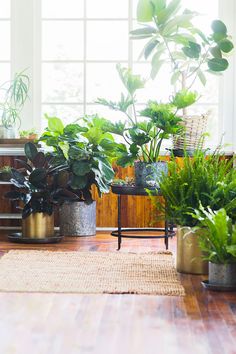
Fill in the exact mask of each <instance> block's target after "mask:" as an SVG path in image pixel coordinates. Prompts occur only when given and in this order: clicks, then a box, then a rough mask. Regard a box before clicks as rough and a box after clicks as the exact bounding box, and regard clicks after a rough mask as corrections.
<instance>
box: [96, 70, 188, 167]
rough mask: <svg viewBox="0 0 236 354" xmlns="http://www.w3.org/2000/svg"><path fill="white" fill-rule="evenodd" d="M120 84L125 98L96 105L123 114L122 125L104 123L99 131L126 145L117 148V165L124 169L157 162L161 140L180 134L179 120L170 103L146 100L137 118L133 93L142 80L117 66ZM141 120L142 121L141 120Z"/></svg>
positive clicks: (140, 86)
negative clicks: (135, 163) (128, 166)
mask: <svg viewBox="0 0 236 354" xmlns="http://www.w3.org/2000/svg"><path fill="white" fill-rule="evenodd" d="M117 70H118V73H119V76H120V78H121V81H122V82H123V84H124V86H125V88H126V91H127V93H126V95H124V94H123V93H122V94H121V99H120V101H118V102H112V101H107V100H105V99H103V98H99V99H98V101H97V103H100V104H102V105H105V106H107V107H109V108H110V109H113V110H117V111H120V112H122V113H124V114H125V115H126V121H125V122H121V121H120V122H115V123H112V122H108V121H107V122H105V121H104V124H103V127H102V129H103V130H104V131H107V132H110V133H112V134H115V135H118V136H120V137H122V138H123V141H124V142H125V144H120V145H119V146H117V149H116V153H117V163H118V165H121V166H123V167H125V166H127V165H132V164H133V163H134V161H135V160H137V159H140V160H141V161H145V162H149V163H151V162H156V161H157V160H158V158H159V154H160V149H161V145H162V142H163V140H164V139H168V138H169V137H170V135H175V134H177V133H179V132H180V131H181V129H182V128H181V126H180V124H179V123H180V122H181V119H180V118H179V117H178V116H177V109H176V107H175V106H174V105H172V104H169V103H167V104H164V103H158V102H154V101H149V102H148V104H147V106H146V108H145V109H144V110H142V111H141V112H140V115H138V113H137V110H136V105H135V103H136V91H137V90H138V89H140V88H143V87H144V82H145V81H144V80H143V79H141V77H140V76H139V75H133V74H132V71H131V70H130V69H125V68H122V67H121V66H120V65H117ZM141 117H142V118H141Z"/></svg>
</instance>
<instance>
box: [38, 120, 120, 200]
mask: <svg viewBox="0 0 236 354" xmlns="http://www.w3.org/2000/svg"><path fill="white" fill-rule="evenodd" d="M47 119H48V127H47V129H46V131H45V133H43V135H42V136H41V138H40V141H43V142H45V143H46V145H47V146H50V147H52V148H53V156H54V158H53V164H54V166H58V165H65V166H66V170H67V173H68V181H67V187H68V188H69V190H71V191H73V193H75V194H76V195H77V197H78V199H79V200H84V201H85V202H86V203H91V202H92V194H91V187H92V185H95V186H96V187H97V190H98V193H99V195H101V194H102V193H107V192H109V186H110V183H111V182H112V179H113V177H114V171H113V168H112V165H111V161H112V159H113V157H114V154H115V150H116V146H117V145H118V144H116V143H115V141H114V139H113V137H112V135H111V134H110V133H108V132H107V128H106V126H107V124H108V121H106V120H105V119H103V118H98V117H97V116H93V117H85V118H84V119H83V120H81V125H80V124H69V125H67V126H65V127H64V126H63V123H62V121H61V120H60V119H59V118H55V117H52V118H50V117H47ZM102 127H104V129H102ZM117 129H119V127H118V126H117Z"/></svg>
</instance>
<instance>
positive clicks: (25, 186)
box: [5, 143, 77, 219]
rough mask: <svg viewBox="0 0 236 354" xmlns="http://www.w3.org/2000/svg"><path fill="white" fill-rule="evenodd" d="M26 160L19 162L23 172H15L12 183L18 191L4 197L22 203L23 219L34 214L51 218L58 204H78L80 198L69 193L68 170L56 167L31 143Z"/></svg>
mask: <svg viewBox="0 0 236 354" xmlns="http://www.w3.org/2000/svg"><path fill="white" fill-rule="evenodd" d="M25 155H26V157H27V162H26V161H25V160H18V159H16V161H18V163H20V164H21V166H22V168H23V171H22V169H21V170H20V171H19V170H17V169H14V168H12V169H11V173H12V178H11V182H12V183H13V184H14V186H15V187H16V188H17V189H19V191H10V192H7V193H6V194H5V197H6V198H8V199H10V200H17V201H21V202H23V205H24V207H23V209H22V218H23V219H25V218H27V217H28V216H29V215H30V214H32V213H47V214H48V215H51V214H52V213H53V210H54V206H55V205H56V204H59V203H61V202H62V201H65V200H76V199H77V196H76V195H75V194H74V193H72V192H71V191H69V190H68V189H67V182H68V180H69V175H68V173H67V172H66V171H65V168H66V166H63V165H61V166H57V167H55V166H54V165H53V164H52V156H51V155H50V154H48V155H45V154H44V153H43V152H42V151H38V149H37V147H36V146H35V145H34V144H32V143H27V144H25Z"/></svg>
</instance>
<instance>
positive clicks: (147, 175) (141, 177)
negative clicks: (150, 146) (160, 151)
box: [134, 161, 168, 187]
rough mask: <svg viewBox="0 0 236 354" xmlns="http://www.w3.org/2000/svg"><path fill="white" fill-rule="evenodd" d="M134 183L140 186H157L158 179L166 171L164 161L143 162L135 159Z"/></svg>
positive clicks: (166, 166) (166, 167)
mask: <svg viewBox="0 0 236 354" xmlns="http://www.w3.org/2000/svg"><path fill="white" fill-rule="evenodd" d="M134 171H135V183H136V185H137V186H140V187H148V186H157V187H158V186H159V180H160V177H161V176H162V174H163V173H164V174H167V173H168V165H167V162H166V161H158V162H152V163H148V162H143V161H137V162H135V164H134Z"/></svg>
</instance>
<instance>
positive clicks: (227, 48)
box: [218, 39, 234, 53]
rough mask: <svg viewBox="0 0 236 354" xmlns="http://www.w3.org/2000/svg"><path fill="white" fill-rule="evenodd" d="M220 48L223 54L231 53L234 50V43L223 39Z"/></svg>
mask: <svg viewBox="0 0 236 354" xmlns="http://www.w3.org/2000/svg"><path fill="white" fill-rule="evenodd" d="M218 46H219V48H220V50H222V52H224V53H229V52H231V50H233V48H234V45H233V43H232V42H231V41H229V40H228V39H223V40H222V41H220V42H219V43H218Z"/></svg>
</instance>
